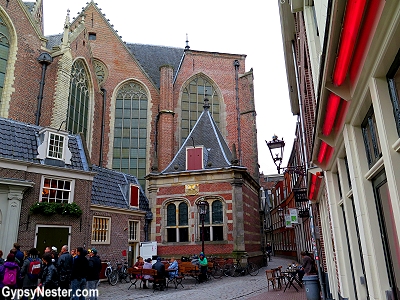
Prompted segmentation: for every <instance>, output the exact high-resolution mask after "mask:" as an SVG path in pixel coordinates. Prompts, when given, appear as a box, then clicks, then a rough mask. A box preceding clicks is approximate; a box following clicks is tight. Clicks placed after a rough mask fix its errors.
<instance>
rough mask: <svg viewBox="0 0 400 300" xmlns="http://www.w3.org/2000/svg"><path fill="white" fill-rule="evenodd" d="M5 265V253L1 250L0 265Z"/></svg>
mask: <svg viewBox="0 0 400 300" xmlns="http://www.w3.org/2000/svg"><path fill="white" fill-rule="evenodd" d="M3 264H4V258H3V251H1V250H0V265H3Z"/></svg>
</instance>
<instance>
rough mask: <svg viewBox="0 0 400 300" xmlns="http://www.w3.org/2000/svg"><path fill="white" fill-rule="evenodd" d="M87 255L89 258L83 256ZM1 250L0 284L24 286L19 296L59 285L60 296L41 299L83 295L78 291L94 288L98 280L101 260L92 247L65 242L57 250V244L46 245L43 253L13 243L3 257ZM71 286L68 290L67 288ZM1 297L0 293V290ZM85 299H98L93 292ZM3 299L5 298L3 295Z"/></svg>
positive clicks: (0, 286)
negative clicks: (74, 247)
mask: <svg viewBox="0 0 400 300" xmlns="http://www.w3.org/2000/svg"><path fill="white" fill-rule="evenodd" d="M87 255H88V258H86V256H87ZM2 256H3V252H2V251H1V250H0V288H4V287H6V286H7V287H8V288H9V289H23V290H29V292H28V291H24V296H23V298H21V299H22V300H25V299H28V297H26V296H25V295H28V293H29V294H30V295H31V294H32V293H34V292H35V291H37V288H38V287H39V288H43V289H44V290H45V291H46V290H54V289H58V288H60V290H61V296H60V297H58V295H54V294H51V295H47V296H46V293H44V294H45V296H44V297H43V298H42V299H57V300H58V299H60V300H64V299H72V300H78V299H79V300H82V299H86V298H85V297H84V295H82V293H81V291H84V290H95V289H96V288H97V285H98V282H99V275H100V271H101V261H100V258H99V256H98V255H97V250H96V249H95V248H92V249H89V250H87V251H86V250H85V249H84V248H82V247H78V248H76V249H73V250H71V252H69V249H68V246H67V245H64V246H62V248H61V251H60V252H58V251H57V248H56V247H54V246H53V247H46V248H45V250H44V253H43V255H40V253H39V251H38V250H37V249H36V248H31V249H30V250H29V251H26V252H25V253H24V252H22V251H21V250H20V245H19V244H18V243H14V248H13V249H11V251H10V253H9V254H8V255H7V258H6V260H4V259H3V258H2ZM69 289H71V294H68V292H67V291H65V292H64V293H63V292H62V291H64V290H69ZM0 294H1V296H0V299H2V298H1V297H3V295H2V293H0ZM89 295H90V297H88V298H87V299H90V300H92V299H97V297H96V296H97V295H96V294H95V293H89ZM3 299H4V298H3Z"/></svg>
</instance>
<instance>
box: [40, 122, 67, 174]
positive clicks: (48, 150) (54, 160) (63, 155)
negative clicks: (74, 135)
mask: <svg viewBox="0 0 400 300" xmlns="http://www.w3.org/2000/svg"><path fill="white" fill-rule="evenodd" d="M39 140H40V142H39V147H38V156H37V158H38V159H42V160H44V161H45V164H50V165H57V166H64V165H65V164H66V165H70V164H71V158H72V153H71V151H70V150H69V148H68V142H69V137H68V132H64V131H59V130H55V129H53V128H43V129H42V130H40V131H39Z"/></svg>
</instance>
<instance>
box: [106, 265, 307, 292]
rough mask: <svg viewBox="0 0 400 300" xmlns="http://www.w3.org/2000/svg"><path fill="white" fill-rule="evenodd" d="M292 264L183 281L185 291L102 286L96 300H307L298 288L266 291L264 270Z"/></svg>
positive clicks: (123, 284) (122, 284)
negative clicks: (231, 275)
mask: <svg viewBox="0 0 400 300" xmlns="http://www.w3.org/2000/svg"><path fill="white" fill-rule="evenodd" d="M291 262H292V261H291V260H288V259H284V258H279V257H272V261H271V262H269V265H268V267H264V268H261V269H260V272H259V273H258V275H257V276H250V275H246V276H242V277H223V278H221V279H213V280H211V281H209V282H207V283H202V284H195V280H194V279H185V280H184V281H183V285H184V288H182V287H178V289H175V288H174V287H172V288H171V287H170V288H169V289H168V290H164V291H158V290H156V291H155V292H154V293H153V290H152V289H148V290H144V289H140V288H136V289H135V287H134V286H132V287H131V288H130V289H129V290H128V287H129V285H130V284H129V283H118V284H117V285H116V286H111V285H109V284H108V283H107V282H102V283H101V284H100V286H99V294H100V295H99V299H101V300H103V299H118V300H128V299H147V298H148V299H174V300H187V299H223V300H231V299H249V300H259V299H282V300H286V299H287V300H289V299H290V300H306V299H307V297H306V292H305V290H304V288H299V292H296V290H295V289H293V288H290V289H288V290H286V292H283V289H282V290H273V289H272V287H271V286H270V289H269V291H268V288H267V281H266V276H265V270H266V269H271V268H275V267H278V266H283V267H285V266H287V265H288V263H291Z"/></svg>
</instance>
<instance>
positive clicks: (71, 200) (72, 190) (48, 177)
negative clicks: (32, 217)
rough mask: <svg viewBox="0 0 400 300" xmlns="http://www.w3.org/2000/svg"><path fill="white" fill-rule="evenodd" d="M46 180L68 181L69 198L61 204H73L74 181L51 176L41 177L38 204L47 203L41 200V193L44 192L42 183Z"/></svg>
mask: <svg viewBox="0 0 400 300" xmlns="http://www.w3.org/2000/svg"><path fill="white" fill-rule="evenodd" d="M46 179H50V180H60V181H61V180H62V181H68V182H69V183H70V190H69V197H68V201H67V202H65V201H63V202H61V203H72V202H74V192H75V180H73V179H69V178H62V177H53V176H46V175H43V176H42V178H41V181H40V196H39V202H49V201H48V200H46V199H43V192H44V188H45V187H44V182H45V180H46ZM50 189H51V188H50ZM54 190H57V191H58V190H59V189H54ZM57 203H60V202H57Z"/></svg>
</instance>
